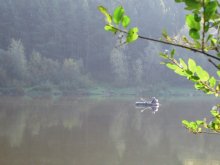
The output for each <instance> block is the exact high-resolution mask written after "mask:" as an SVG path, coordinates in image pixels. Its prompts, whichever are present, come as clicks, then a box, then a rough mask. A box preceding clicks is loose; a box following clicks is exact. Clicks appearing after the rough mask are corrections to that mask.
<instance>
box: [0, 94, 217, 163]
mask: <svg viewBox="0 0 220 165" xmlns="http://www.w3.org/2000/svg"><path fill="white" fill-rule="evenodd" d="M214 102H215V101H210V100H206V99H200V100H194V101H190V100H162V106H161V107H160V111H159V112H158V113H156V114H152V113H151V112H150V111H145V113H141V112H140V111H139V110H138V109H135V106H134V104H133V103H134V100H132V99H130V100H122V99H106V100H94V99H88V98H74V97H72V98H71V97H65V98H60V99H58V100H53V99H51V98H37V99H24V98H16V97H12V98H8V97H2V98H1V99H0V144H1V148H0V155H1V156H0V164H4V165H9V164H10V165H11V164H16V165H19V164H21V165H29V164H45V165H56V164H57V165H58V164H59V165H60V164H65V165H69V164H71V165H86V164H90V165H103V164H105V165H134V164H138V165H142V164H143V165H146V164H151V165H154V164H155V165H158V164H163V165H165V164H167V165H172V164H187V165H188V164H201V163H200V162H206V164H211V163H212V164H213V162H214V163H216V162H217V163H218V162H219V154H220V151H219V147H220V143H219V137H216V136H203V135H201V136H195V135H191V134H187V132H186V131H185V130H184V129H183V128H182V127H181V125H180V120H182V119H184V118H187V119H197V118H201V117H204V116H207V114H208V112H206V110H207V109H209V108H210V107H211V106H212V105H213V103H214ZM177 107H178V109H177ZM192 109H193V111H192ZM197 111H198V113H197ZM195 114H198V115H195Z"/></svg>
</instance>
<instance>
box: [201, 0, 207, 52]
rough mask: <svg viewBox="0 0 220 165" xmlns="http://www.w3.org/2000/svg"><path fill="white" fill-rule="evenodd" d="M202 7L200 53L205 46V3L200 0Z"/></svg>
mask: <svg viewBox="0 0 220 165" xmlns="http://www.w3.org/2000/svg"><path fill="white" fill-rule="evenodd" d="M202 7H203V14H202V17H203V23H202V51H203V52H204V45H205V22H206V20H205V2H204V0H202Z"/></svg>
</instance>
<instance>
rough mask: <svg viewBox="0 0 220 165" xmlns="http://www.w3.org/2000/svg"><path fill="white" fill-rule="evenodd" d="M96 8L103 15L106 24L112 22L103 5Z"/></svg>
mask: <svg viewBox="0 0 220 165" xmlns="http://www.w3.org/2000/svg"><path fill="white" fill-rule="evenodd" d="M98 10H99V11H100V12H101V13H102V14H104V15H105V20H106V22H107V23H108V24H111V22H112V16H111V15H110V14H109V13H108V10H107V9H106V8H105V7H103V6H98Z"/></svg>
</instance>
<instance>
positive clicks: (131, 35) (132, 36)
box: [126, 27, 138, 43]
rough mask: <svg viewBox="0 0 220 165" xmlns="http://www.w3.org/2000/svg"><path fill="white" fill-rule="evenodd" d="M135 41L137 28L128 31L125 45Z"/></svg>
mask: <svg viewBox="0 0 220 165" xmlns="http://www.w3.org/2000/svg"><path fill="white" fill-rule="evenodd" d="M137 39H138V28H137V27H134V28H131V29H130V30H129V31H128V35H127V39H126V42H127V43H130V42H134V41H136V40H137Z"/></svg>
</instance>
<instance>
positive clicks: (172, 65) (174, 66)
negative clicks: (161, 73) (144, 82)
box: [166, 63, 178, 70]
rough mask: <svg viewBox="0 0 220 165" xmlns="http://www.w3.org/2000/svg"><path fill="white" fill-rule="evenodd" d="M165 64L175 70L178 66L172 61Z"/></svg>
mask: <svg viewBox="0 0 220 165" xmlns="http://www.w3.org/2000/svg"><path fill="white" fill-rule="evenodd" d="M166 66H167V68H169V69H171V70H176V69H177V68H178V66H176V65H175V64H173V63H167V64H166Z"/></svg>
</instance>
